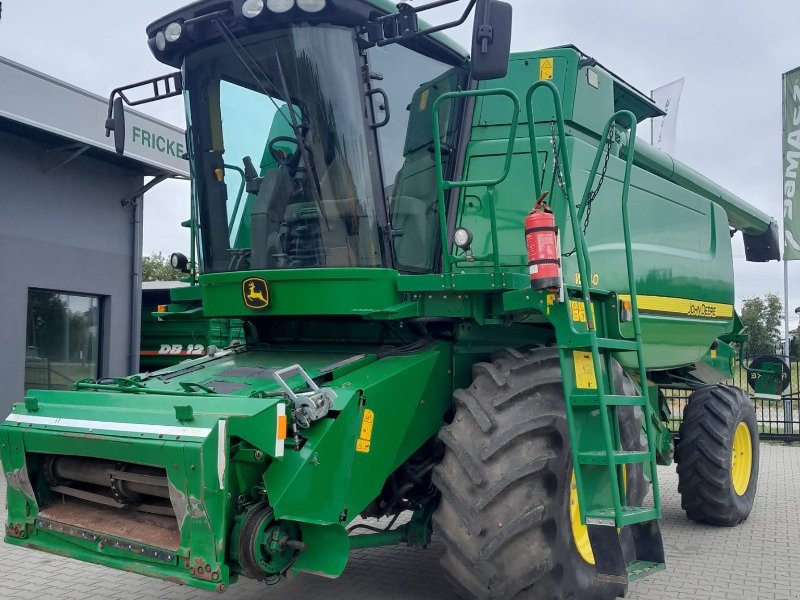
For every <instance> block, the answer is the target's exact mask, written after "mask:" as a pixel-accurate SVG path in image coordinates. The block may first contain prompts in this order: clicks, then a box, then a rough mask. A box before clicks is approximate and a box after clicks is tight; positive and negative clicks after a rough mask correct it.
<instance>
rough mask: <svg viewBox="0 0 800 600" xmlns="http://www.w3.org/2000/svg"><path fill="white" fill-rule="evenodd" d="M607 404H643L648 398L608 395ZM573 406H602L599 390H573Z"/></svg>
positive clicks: (642, 405)
mask: <svg viewBox="0 0 800 600" xmlns="http://www.w3.org/2000/svg"><path fill="white" fill-rule="evenodd" d="M605 398H606V406H641V407H644V406H645V403H646V402H647V399H646V398H645V397H644V396H614V395H607V396H606V397H605ZM570 403H571V404H572V406H600V395H599V394H598V393H597V392H573V393H572V395H571V396H570Z"/></svg>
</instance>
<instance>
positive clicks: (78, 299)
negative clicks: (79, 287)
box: [25, 290, 102, 390]
mask: <svg viewBox="0 0 800 600" xmlns="http://www.w3.org/2000/svg"><path fill="white" fill-rule="evenodd" d="M101 305H102V302H101V300H100V298H99V297H97V296H85V295H79V294H66V293H63V292H55V291H50V290H28V335H27V343H26V345H25V389H26V390H27V389H31V388H34V389H52V390H65V389H72V387H73V384H74V383H75V382H76V381H78V380H79V379H85V378H87V377H92V378H97V377H98V376H99V366H100V360H99V356H100V342H99V339H100V311H101V308H102V306H101Z"/></svg>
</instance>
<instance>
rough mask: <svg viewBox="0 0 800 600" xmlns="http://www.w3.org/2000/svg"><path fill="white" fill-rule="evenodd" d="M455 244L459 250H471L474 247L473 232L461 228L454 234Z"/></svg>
mask: <svg viewBox="0 0 800 600" xmlns="http://www.w3.org/2000/svg"><path fill="white" fill-rule="evenodd" d="M453 242H455V244H456V246H458V247H459V248H469V247H470V246H471V245H472V232H471V231H470V230H469V229H465V228H464V227H459V228H458V229H456V230H455V233H453Z"/></svg>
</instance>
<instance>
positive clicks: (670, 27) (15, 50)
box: [0, 0, 800, 327]
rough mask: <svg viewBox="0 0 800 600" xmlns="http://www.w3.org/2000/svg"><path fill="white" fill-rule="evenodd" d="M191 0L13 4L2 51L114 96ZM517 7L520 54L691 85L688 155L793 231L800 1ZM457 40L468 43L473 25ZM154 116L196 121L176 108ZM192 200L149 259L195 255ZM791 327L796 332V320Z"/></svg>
mask: <svg viewBox="0 0 800 600" xmlns="http://www.w3.org/2000/svg"><path fill="white" fill-rule="evenodd" d="M186 3H187V2H185V1H176V0H137V1H136V2H118V1H108V0H103V1H100V0H80V1H79V2H63V1H57V0H39V1H37V2H31V1H30V0H5V1H4V2H3V15H2V20H1V21H0V55H2V56H5V57H7V58H10V59H12V60H16V61H18V62H21V63H24V64H26V65H28V66H30V67H32V68H34V69H38V70H40V71H43V72H45V73H47V74H49V75H52V76H55V77H58V78H61V79H64V80H66V81H68V82H70V83H73V84H75V85H78V86H80V87H83V88H86V89H88V90H90V91H93V92H96V93H99V94H103V95H106V94H107V93H108V92H109V91H110V90H111V89H112V88H114V87H116V86H118V85H121V84H125V83H130V82H134V81H138V80H141V79H146V78H148V77H152V76H154V75H159V74H162V73H166V72H168V71H169V70H170V69H169V68H168V67H166V66H165V65H161V64H160V63H158V62H157V61H156V60H155V59H154V58H153V57H152V55H151V54H150V51H149V49H148V47H147V44H146V36H145V33H144V29H145V26H146V25H147V24H149V23H150V22H151V21H153V20H154V19H156V18H158V17H160V16H162V15H164V14H166V13H167V12H169V11H170V10H172V9H174V8H177V7H180V6H182V5H184V4H186ZM464 4H465V2H461V3H460V4H459V5H458V8H453V7H445V8H442V9H439V10H438V11H436V12H432V13H430V15H431V16H430V20H431V21H433V22H441V21H443V20H445V19H448V20H449V18H451V17H452V16H453V15H454V14H455V13H457V12H460V7H461V6H462V5H464ZM512 4H513V6H514V11H515V12H514V17H515V25H514V36H513V42H512V48H513V49H514V50H517V51H521V50H533V49H539V48H545V47H549V46H555V45H562V44H567V43H571V44H575V45H577V46H578V47H580V48H581V49H582V50H583V51H584V52H585V53H587V54H589V55H590V56H593V57H594V58H596V59H597V60H599V61H600V62H601V63H603V64H604V65H605V66H607V67H609V68H610V69H612V70H613V71H615V72H616V73H618V74H619V75H620V76H622V77H623V78H625V79H626V80H627V81H629V82H630V83H632V84H633V85H636V86H637V87H639V88H640V89H642V90H644V91H646V92H649V91H650V90H652V89H653V88H654V87H658V86H660V85H663V84H665V83H668V82H671V81H673V80H675V79H679V78H681V77H685V78H686V86H685V89H684V94H683V98H682V100H681V106H680V114H679V118H678V146H677V152H676V158H677V159H679V160H680V161H682V162H684V163H686V164H688V165H689V166H691V167H693V168H694V169H696V170H698V171H700V172H701V173H703V174H704V175H706V176H708V177H709V178H711V179H712V180H714V181H716V182H717V183H719V184H720V185H722V186H724V187H726V188H728V189H729V190H731V191H732V192H734V193H736V194H738V195H739V196H741V197H742V198H744V199H746V200H747V201H749V202H751V203H752V204H754V205H756V206H758V207H759V208H761V209H762V210H763V211H765V212H767V213H769V214H770V215H772V216H773V217H775V218H776V219H778V221H779V222H780V221H781V206H782V197H781V191H782V179H781V174H782V164H781V73H783V72H785V71H788V70H789V69H791V68H793V67H796V66H798V65H800V2H798V1H797V0H771V1H770V2H752V0H728V1H725V2H723V1H719V0H718V1H716V2H698V1H697V0H670V1H669V2H650V1H642V0H628V1H622V0H604V1H602V2H598V1H597V0H557V1H555V2H554V1H552V0H551V1H550V2H543V1H540V0H512ZM452 35H453V36H454V37H456V38H457V39H458V40H459V41H460V42H461V43H462V44H463V45H464V46H467V45H468V42H469V30H468V29H467V28H466V27H462V28H460V29H459V30H456V31H455V32H453V33H452ZM0 85H2V82H0ZM145 110H146V112H148V113H150V114H152V115H154V116H156V117H159V118H162V119H164V120H167V121H169V122H172V123H175V124H177V125H181V126H183V125H184V116H183V105H182V103H181V102H180V101H178V100H176V99H172V100H165V101H162V102H159V103H154V104H150V105H148V106H146V107H145ZM188 203H189V190H188V185H187V184H186V183H181V182H166V183H163V184H161V185H160V186H158V188H156V189H155V190H153V191H151V192H150V193H148V194H147V198H146V200H145V234H144V235H145V239H144V250H145V252H146V253H150V252H153V251H162V252H164V253H169V252H172V251H173V250H183V251H186V250H187V246H188V235H187V234H186V233H185V231H182V230H181V228H180V227H179V226H178V223H179V222H180V221H181V220H184V219H186V218H188V214H189V210H188ZM675 225H678V224H675ZM665 226H674V225H673V224H665ZM738 238H740V236H737V240H738ZM734 255H735V258H736V260H735V265H736V285H737V298H738V300H739V301H741V299H742V298H745V297H748V296H753V295H760V294H762V293H765V292H768V291H772V292H775V293H777V294H779V295H780V296H781V297H783V275H782V273H783V266H782V263H776V262H773V263H768V264H752V263H746V262H745V261H744V250H743V249H742V246H741V243H740V242H738V241H737V243H736V246H735V250H734ZM789 275H790V278H789V282H790V285H789V287H790V298H789V306H790V308H791V309H792V311H793V309H794V307H797V306H800V267H798V266H797V265H796V264H795V263H790V264H789ZM792 311H790V312H792ZM791 322H792V326H793V327H794V326H795V325H796V318H795V316H794V314H793V312H792V319H791Z"/></svg>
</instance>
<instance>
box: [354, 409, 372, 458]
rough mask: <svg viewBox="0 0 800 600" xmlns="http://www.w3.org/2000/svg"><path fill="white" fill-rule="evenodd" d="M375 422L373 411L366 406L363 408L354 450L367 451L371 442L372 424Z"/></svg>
mask: <svg viewBox="0 0 800 600" xmlns="http://www.w3.org/2000/svg"><path fill="white" fill-rule="evenodd" d="M374 423H375V413H374V412H373V411H371V410H370V409H368V408H365V409H364V416H363V417H362V419H361V432H360V433H359V436H358V441H356V452H361V453H363V454H368V453H369V447H370V443H371V442H372V426H373V424H374Z"/></svg>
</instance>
